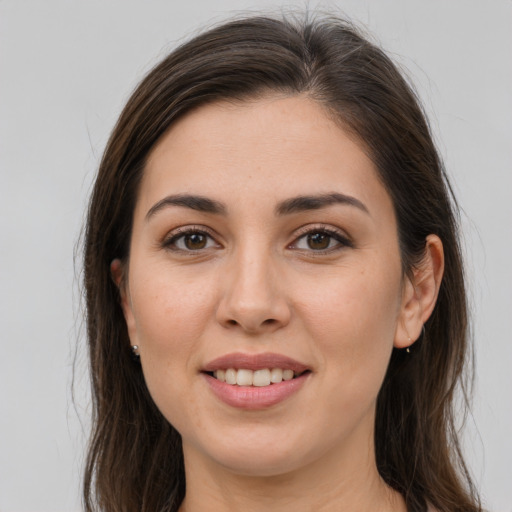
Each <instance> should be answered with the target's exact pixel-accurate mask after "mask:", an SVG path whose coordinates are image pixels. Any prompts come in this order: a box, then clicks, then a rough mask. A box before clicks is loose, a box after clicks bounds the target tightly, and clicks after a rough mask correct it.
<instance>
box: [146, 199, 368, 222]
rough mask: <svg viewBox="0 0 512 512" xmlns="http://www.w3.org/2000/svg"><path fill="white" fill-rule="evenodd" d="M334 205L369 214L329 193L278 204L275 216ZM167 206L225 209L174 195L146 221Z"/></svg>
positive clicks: (214, 203) (211, 202)
mask: <svg viewBox="0 0 512 512" xmlns="http://www.w3.org/2000/svg"><path fill="white" fill-rule="evenodd" d="M334 204H342V205H348V206H354V207H356V208H358V209H359V210H361V211H363V212H365V213H367V214H369V213H370V212H369V211H368V208H366V206H365V205H364V204H363V203H362V202H361V201H359V199H356V198H355V197H352V196H347V195H345V194H340V193H339V192H331V193H327V194H320V195H309V196H297V197H292V198H290V199H286V200H285V201H282V202H280V203H279V204H278V205H277V206H276V214H277V215H279V216H282V215H290V214H292V213H299V212H304V211H308V210H320V209H321V208H326V207H328V206H331V205H334ZM169 206H180V207H183V208H190V209H191V210H196V211H198V212H203V213H213V214H215V215H226V212H227V208H226V206H225V205H224V204H223V203H221V202H220V201H216V200H214V199H210V198H208V197H204V196H199V195H192V194H176V195H171V196H167V197H164V198H163V199H161V200H160V201H158V202H157V203H155V204H154V205H153V206H152V207H151V208H150V209H149V211H148V213H147V214H146V220H149V219H150V218H151V217H152V216H154V215H155V214H156V213H158V212H159V211H161V210H163V209H164V208H167V207H169Z"/></svg>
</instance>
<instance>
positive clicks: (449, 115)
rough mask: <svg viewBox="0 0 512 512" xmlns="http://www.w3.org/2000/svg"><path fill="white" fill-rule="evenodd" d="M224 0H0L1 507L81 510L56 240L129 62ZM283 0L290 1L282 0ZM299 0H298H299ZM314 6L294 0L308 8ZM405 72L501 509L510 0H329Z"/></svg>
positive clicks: (484, 462) (479, 435)
mask: <svg viewBox="0 0 512 512" xmlns="http://www.w3.org/2000/svg"><path fill="white" fill-rule="evenodd" d="M282 5H285V4H282V3H280V2H279V1H278V0H276V1H274V2H258V1H257V0H252V1H245V0H243V1H241V0H240V1H237V0H216V1H215V2H212V1H204V0H188V1H180V2H172V1H169V0H167V1H151V2H143V1H136V0H116V1H105V0H87V1H85V0H83V1H76V0H75V1H71V0H69V1H58V0H45V1H37V0H33V1H24V0H10V1H9V0H3V1H2V0H0V209H1V210H0V244H1V246H0V247H1V250H0V283H1V284H0V343H1V345H0V511H2V512H21V511H23V512H25V511H38V512H58V511H73V510H80V499H79V486H80V471H81V469H80V468H81V465H82V462H83V445H84V437H85V434H84V432H87V417H88V413H89V408H88V407H89V406H88V395H87V389H88V382H87V365H86V361H85V357H84V351H83V348H82V349H80V350H79V351H78V353H77V356H76V357H77V374H76V383H75V392H76V404H77V406H76V408H75V406H74V405H73V401H72V394H71V383H72V367H73V359H74V357H75V346H76V345H77V342H80V343H81V341H79V340H81V336H80V325H81V313H80V310H79V293H78V290H77V278H76V276H75V269H74V265H73V251H74V246H75V244H76V242H77V239H78V236H79V232H80V227H81V225H82V220H83V216H84V208H85V203H86V197H87V195H88V192H89V190H90V186H91V182H92V179H93V176H94V173H95V170H96V168H97V165H98V161H99V158H100V155H101V152H102V150H103V147H104V144H105V142H106V138H107V136H108V133H109V131H110V130H111V128H112V126H113V124H114V122H115V120H116V116H117V115H118V113H119V110H120V108H121V107H122V105H123V103H124V102H125V100H126V99H127V97H128V95H129V92H130V91H131V90H132V88H133V87H134V86H135V84H136V83H137V81H138V80H139V79H140V78H141V77H142V75H143V73H144V72H146V71H147V70H149V68H150V67H151V66H152V65H153V64H155V63H156V62H157V61H158V60H159V59H160V58H161V57H162V56H163V55H165V53H166V52H167V51H168V50H169V49H171V48H173V47H174V46H175V45H176V44H177V42H179V41H181V40H183V38H185V37H186V35H187V34H190V33H194V32H195V31H197V29H198V28H199V27H201V26H204V25H206V24H207V23H208V22H210V21H212V20H217V21H218V20H221V19H223V18H225V17H226V16H227V15H228V14H229V12H233V11H244V10H250V9H267V10H273V11H275V10H276V8H278V7H279V6H282ZM286 5H291V4H286ZM298 5H299V6H304V5H305V3H300V4H298ZM316 5H317V4H316V3H315V2H310V3H309V6H310V8H314V7H315V6H316ZM321 5H322V6H323V7H324V8H332V7H333V6H337V7H338V8H339V9H341V10H342V11H344V12H345V13H346V14H347V15H349V16H350V17H353V18H355V19H356V20H359V21H360V22H362V23H363V24H365V25H366V26H368V27H369V29H370V30H371V31H372V32H373V33H374V34H375V35H376V37H377V38H378V39H379V40H380V41H381V42H382V44H383V45H384V47H385V48H387V49H388V50H389V51H390V52H391V53H392V54H394V56H395V58H396V60H398V62H400V63H401V64H402V65H403V66H405V68H407V69H408V72H409V74H410V75H411V76H412V77H413V79H414V81H415V83H416V84H417V86H418V89H419V92H420V95H421V96H422V98H423V100H424V102H425V105H426V109H427V111H428V112H429V114H430V116H431V121H432V125H433V128H434V131H435V133H436V137H437V140H438V144H439V146H440V149H441V153H442V154H443V156H444V158H445V160H446V164H447V168H448V170H449V173H450V175H451V176H452V178H453V181H454V185H455V191H456V193H457V195H458V197H459V200H460V203H461V205H462V208H463V210H464V213H463V224H464V236H465V247H466V253H467V261H468V273H469V276H470V280H471V283H472V284H471V293H472V300H473V308H474V332H475V339H476V354H477V380H476V388H475V402H474V414H473V416H472V417H470V418H469V420H468V428H467V429H466V434H465V452H466V454H467V457H468V460H469V462H470V464H471V467H472V470H473V472H474V475H475V477H476V480H477V482H478V484H479V487H480V488H481V491H482V493H483V497H484V499H485V503H486V505H487V507H488V508H489V509H491V510H494V511H506V512H510V511H512V441H511V436H512V407H511V405H512V404H511V395H512V391H511V389H512V339H511V335H510V332H511V316H512V292H511V289H512V275H511V274H512V271H511V268H512V265H511V262H510V258H511V254H512V236H511V235H512V201H511V198H512V193H511V189H512V177H511V176H512V173H511V170H512V166H511V164H512V150H511V145H512V144H511V143H512V140H511V134H512V126H511V124H512V123H511V120H512V115H511V114H512V104H511V103H512V93H511V91H512V67H511V62H512V2H511V1H510V0H492V1H484V0H481V1H476V0H451V1H447V0H429V1H426V0H423V1H420V0H407V1H406V0H401V1H400V0H393V1H392V0H389V1H385V0H373V1H371V0H360V1H356V0H352V1H349V0H346V1H345V0H339V1H338V2H332V3H330V4H328V3H323V4H321Z"/></svg>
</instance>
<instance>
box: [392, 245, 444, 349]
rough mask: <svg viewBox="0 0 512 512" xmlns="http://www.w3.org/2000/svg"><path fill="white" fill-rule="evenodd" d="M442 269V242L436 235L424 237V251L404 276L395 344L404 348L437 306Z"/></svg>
mask: <svg viewBox="0 0 512 512" xmlns="http://www.w3.org/2000/svg"><path fill="white" fill-rule="evenodd" d="M443 272H444V252H443V243H442V242H441V239H440V238H439V237H438V236H437V235H429V236H428V237H427V238H426V243H425V254H424V257H423V259H422V260H421V262H420V263H419V265H417V266H416V267H415V268H414V269H413V270H412V276H411V277H410V278H409V277H408V278H406V282H405V284H404V289H403V295H402V306H401V311H400V318H399V321H398V324H397V330H396V334H395V342H394V346H395V347H396V348H405V347H408V346H410V345H412V344H413V343H414V342H415V341H416V340H417V339H418V338H419V337H420V335H421V332H422V329H423V325H424V324H425V322H426V321H427V320H428V319H429V317H430V315H431V314H432V311H433V310H434V307H435V305H436V301H437V296H438V294H439V288H440V286H441V281H442V279H443Z"/></svg>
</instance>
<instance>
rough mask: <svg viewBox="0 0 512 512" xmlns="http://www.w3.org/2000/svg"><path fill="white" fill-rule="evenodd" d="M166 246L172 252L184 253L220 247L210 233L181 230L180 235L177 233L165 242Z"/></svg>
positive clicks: (196, 230) (197, 230)
mask: <svg viewBox="0 0 512 512" xmlns="http://www.w3.org/2000/svg"><path fill="white" fill-rule="evenodd" d="M164 246H165V247H166V248H168V249H171V250H175V251H183V252H196V251H202V250H205V249H211V248H214V247H219V245H218V243H217V242H216V241H215V240H214V239H213V237H212V236H211V235H210V234H209V233H207V232H205V231H202V230H199V229H188V230H186V231H183V230H180V232H179V233H175V234H174V235H171V237H170V238H168V239H167V240H165V241H164Z"/></svg>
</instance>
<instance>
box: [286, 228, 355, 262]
mask: <svg viewBox="0 0 512 512" xmlns="http://www.w3.org/2000/svg"><path fill="white" fill-rule="evenodd" d="M317 234H320V235H326V236H327V237H329V239H330V240H329V245H330V244H331V242H332V241H333V240H334V241H336V242H337V243H336V244H335V245H334V246H333V247H327V248H326V249H316V250H315V249H311V248H309V249H298V250H302V251H304V252H308V253H310V254H313V255H315V256H321V255H324V254H329V253H332V252H336V251H339V250H342V249H344V248H345V247H354V244H353V243H352V242H351V240H350V239H349V238H348V237H347V236H346V235H344V234H343V233H342V232H340V231H337V230H335V229H332V228H329V227H326V226H307V227H305V228H303V230H302V232H299V235H298V236H297V237H296V238H295V240H294V241H293V242H292V243H291V244H290V245H289V246H288V247H289V248H294V247H295V246H297V245H298V242H299V241H300V240H302V239H306V240H307V237H308V236H311V235H317Z"/></svg>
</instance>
